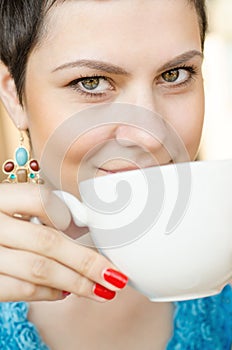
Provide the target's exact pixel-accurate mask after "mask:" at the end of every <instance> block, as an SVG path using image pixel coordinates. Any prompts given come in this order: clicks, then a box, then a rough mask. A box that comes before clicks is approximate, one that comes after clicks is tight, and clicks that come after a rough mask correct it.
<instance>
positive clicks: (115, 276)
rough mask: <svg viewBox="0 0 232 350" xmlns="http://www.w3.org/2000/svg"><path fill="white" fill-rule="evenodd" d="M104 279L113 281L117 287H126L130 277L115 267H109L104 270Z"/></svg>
mask: <svg viewBox="0 0 232 350" xmlns="http://www.w3.org/2000/svg"><path fill="white" fill-rule="evenodd" d="M103 276H104V279H105V281H107V282H109V283H111V284H112V285H114V286H115V287H117V288H120V289H122V288H124V287H125V286H126V284H127V282H128V277H127V276H125V275H124V274H123V273H121V272H119V271H115V270H113V269H108V270H106V271H104V274H103Z"/></svg>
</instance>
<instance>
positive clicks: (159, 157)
mask: <svg viewBox="0 0 232 350" xmlns="http://www.w3.org/2000/svg"><path fill="white" fill-rule="evenodd" d="M46 22H47V23H46V27H45V26H44V27H45V28H46V33H45V35H44V37H43V38H42V39H41V42H40V45H39V46H37V47H36V49H34V50H33V52H32V53H31V55H30V57H29V60H28V66H27V72H26V86H25V96H24V107H25V112H26V116H27V118H28V125H29V129H30V133H31V137H32V143H33V148H34V152H35V156H37V157H38V158H40V157H42V153H43V152H44V146H45V144H46V142H47V141H48V140H49V138H51V137H53V135H54V132H56V129H57V128H58V127H59V126H61V125H62V124H65V122H67V121H68V120H69V118H70V117H71V116H73V115H75V114H77V116H78V117H77V119H76V120H77V121H78V122H77V123H76V127H77V130H76V133H77V136H78V138H77V139H76V140H75V142H73V140H71V139H70V147H69V148H68V149H66V151H65V159H64V161H63V163H62V171H61V175H62V184H63V189H64V190H66V191H69V192H71V193H74V194H77V193H78V190H77V189H76V187H77V186H76V179H77V174H78V172H80V170H81V176H80V178H81V179H84V178H88V177H91V176H100V175H105V174H107V173H110V172H117V171H121V170H125V169H131V168H134V167H148V166H152V165H156V164H166V163H169V162H171V161H180V160H181V155H180V154H179V153H180V152H181V151H180V150H179V148H178V147H176V149H175V151H173V152H172V150H170V149H169V150H168V149H167V147H166V146H165V142H162V140H166V139H167V138H168V134H169V132H168V129H170V127H171V128H172V130H175V134H176V135H177V136H178V138H179V139H180V140H182V141H183V143H184V145H185V147H186V149H187V151H188V155H189V157H190V158H191V159H193V158H194V157H195V155H196V152H197V149H198V146H199V140H200V135H201V129H202V122H203V114H204V96H203V95H204V93H203V81H202V75H201V65H202V54H201V41H200V30H199V23H198V19H197V14H196V12H195V9H194V8H193V7H191V5H189V3H188V2H187V1H186V0H171V1H170V0H150V1H149V0H147V1H143V0H133V1H131V0H123V1H114V0H112V1H111V0H109V1H91V0H90V1H81V0H80V1H65V2H64V3H63V4H60V5H58V6H57V7H53V9H52V10H51V11H50V13H49V15H48V17H47V19H46ZM104 104H107V105H106V107H104ZM114 104H115V106H116V107H115V108H116V111H117V106H119V105H118V104H120V106H123V104H125V106H127V107H128V105H129V106H138V107H137V108H138V111H144V115H143V113H141V118H144V119H142V125H143V120H144V127H138V124H137V122H136V123H135V122H134V121H133V113H129V114H130V117H129V118H128V122H127V123H123V122H122V119H121V117H122V116H121V115H120V116H119V118H118V120H117V116H116V117H115V116H114V117H113V118H112V116H110V115H109V123H107V122H105V123H104V125H103V123H101V121H100V119H98V118H99V113H96V118H95V117H94V118H95V119H94V123H93V124H91V125H92V127H91V128H90V130H89V131H88V132H86V129H87V126H86V129H85V127H83V125H84V124H85V122H86V120H85V117H84V114H83V112H81V113H79V115H78V112H80V111H83V110H85V109H86V108H88V107H93V106H96V105H97V106H99V105H101V106H102V108H103V109H104V108H109V106H111V107H112V105H113V106H114ZM133 108H136V107H133ZM125 110H127V108H126V109H125ZM132 110H133V109H132ZM147 110H149V111H151V112H152V113H154V120H156V122H155V123H154V125H153V127H154V129H155V126H157V129H159V130H161V129H162V130H161V131H160V134H159V135H157V138H156V137H154V134H155V130H153V131H152V132H150V128H152V120H151V118H150V115H151V114H149V116H148V117H147V118H146V112H145V111H147ZM93 111H94V109H93ZM93 113H94V112H93ZM109 113H110V112H109ZM149 113H150V112H149ZM116 114H117V113H116ZM135 114H136V113H135ZM137 114H139V113H137ZM157 114H159V116H161V117H162V118H161V119H160V120H158V119H157ZM137 117H138V116H137ZM137 117H136V118H137ZM78 118H79V119H78ZM114 118H115V120H113V119H114ZM148 120H149V122H148ZM114 122H115V123H114ZM158 124H159V126H158ZM78 126H80V127H81V130H82V131H81V132H80V130H78ZM83 130H85V132H83ZM165 133H166V135H165ZM161 135H162V136H161ZM68 138H69V135H68V134H67V132H65V131H64V133H63V134H61V136H60V139H59V142H57V147H55V148H54V159H58V158H59V156H60V155H61V154H62V155H63V153H62V152H63V150H64V147H63V146H62V145H64V144H65V145H66V146H65V147H67V143H65V142H66V141H67V139H68ZM174 143H175V142H174ZM170 144H171V143H170V142H169V147H170ZM62 147H63V148H62ZM173 148H175V144H173ZM107 149H108V152H107ZM45 151H46V148H45ZM178 152H179V153H178ZM111 154H112V156H110V155H111ZM61 160H62V159H61ZM61 160H60V161H61ZM44 170H45V173H46V169H44ZM49 176H50V180H51V182H53V178H52V172H50V175H49Z"/></svg>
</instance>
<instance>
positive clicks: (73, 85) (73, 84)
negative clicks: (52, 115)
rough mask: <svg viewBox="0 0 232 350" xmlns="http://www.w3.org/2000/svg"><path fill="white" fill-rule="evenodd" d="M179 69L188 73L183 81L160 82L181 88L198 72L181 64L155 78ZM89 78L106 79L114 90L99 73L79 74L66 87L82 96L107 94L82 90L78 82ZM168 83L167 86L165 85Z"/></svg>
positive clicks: (98, 96)
mask: <svg viewBox="0 0 232 350" xmlns="http://www.w3.org/2000/svg"><path fill="white" fill-rule="evenodd" d="M180 70H185V71H186V72H188V73H189V77H187V79H185V80H184V81H183V82H181V83H175V82H173V83H172V82H170V83H168V82H166V81H165V80H164V79H163V82H162V83H161V85H162V84H164V85H166V86H165V88H172V89H177V88H181V87H184V86H186V85H188V84H189V83H190V81H191V80H192V79H194V76H196V75H197V73H198V69H197V67H195V66H194V65H189V66H187V65H182V66H178V67H175V68H172V69H169V70H167V71H165V72H163V73H162V74H160V75H159V77H158V78H157V80H158V79H159V78H160V77H161V78H162V75H163V74H165V73H169V72H173V71H180ZM91 78H95V79H99V80H100V79H103V80H105V81H107V82H108V83H109V84H110V85H111V86H112V89H110V90H111V91H112V90H114V87H113V85H112V83H111V81H110V79H109V78H108V77H106V76H100V75H97V74H91V75H85V76H80V78H78V79H75V80H73V81H71V82H70V83H69V84H67V86H68V87H71V88H72V89H74V90H75V91H77V92H78V93H79V94H80V95H82V96H84V97H88V98H102V97H104V96H106V95H107V92H97V93H96V92H87V91H84V90H82V89H81V88H80V87H79V85H78V84H79V83H80V82H82V81H84V80H87V79H91ZM167 85H168V86H167Z"/></svg>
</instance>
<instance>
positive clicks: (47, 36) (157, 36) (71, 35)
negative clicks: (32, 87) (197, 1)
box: [37, 0, 201, 63]
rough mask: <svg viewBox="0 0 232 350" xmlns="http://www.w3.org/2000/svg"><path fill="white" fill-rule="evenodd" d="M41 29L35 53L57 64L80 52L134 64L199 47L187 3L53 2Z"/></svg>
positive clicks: (178, 0)
mask: <svg viewBox="0 0 232 350" xmlns="http://www.w3.org/2000/svg"><path fill="white" fill-rule="evenodd" d="M44 24H45V25H44V28H45V30H44V35H43V36H42V37H41V40H40V45H39V46H38V47H37V49H38V48H39V49H38V51H40V53H41V54H42V52H44V53H45V52H46V51H49V52H51V53H52V54H54V57H57V59H58V58H59V57H60V60H63V59H69V57H68V56H69V55H70V56H73V55H75V54H76V55H79V54H80V53H81V54H82V55H83V56H85V55H88V56H89V55H90V56H91V55H93V56H95V55H97V58H98V59H102V58H105V57H101V56H104V55H105V53H107V54H109V55H111V56H112V55H113V56H115V57H116V56H120V54H122V53H123V54H124V57H125V55H129V56H130V57H132V56H133V55H138V59H139V57H141V56H142V55H148V56H149V55H150V53H151V52H152V54H154V52H156V54H157V53H159V55H160V56H162V55H163V54H167V55H168V53H169V51H172V52H170V54H172V55H178V54H180V53H181V52H183V51H184V50H185V51H188V50H190V49H194V48H195V49H199V48H200V46H201V42H200V28H199V24H198V17H197V13H196V10H195V8H194V7H193V6H192V5H191V4H190V2H189V1H186V0H68V1H59V0H58V1H57V2H56V4H55V5H54V6H52V7H51V9H50V10H49V11H48V14H47V16H46V18H45V23H44ZM191 43H192V44H191ZM191 45H192V46H191ZM189 46H191V47H189ZM180 51H181V52H180ZM71 58H72V57H70V59H71ZM58 63H59V62H58ZM61 63H62V62H61ZM120 63H121V62H120Z"/></svg>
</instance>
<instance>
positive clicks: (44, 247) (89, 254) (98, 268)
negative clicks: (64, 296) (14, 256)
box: [0, 214, 127, 291]
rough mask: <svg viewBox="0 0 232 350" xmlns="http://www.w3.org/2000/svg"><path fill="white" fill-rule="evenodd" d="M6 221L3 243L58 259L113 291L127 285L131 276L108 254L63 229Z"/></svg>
mask: <svg viewBox="0 0 232 350" xmlns="http://www.w3.org/2000/svg"><path fill="white" fill-rule="evenodd" d="M2 215H3V214H2ZM0 220H1V214H0ZM2 222H4V224H3V225H2V228H1V232H0V244H1V245H4V246H7V247H11V248H15V249H20V250H26V251H29V252H34V253H36V254H39V255H41V256H44V257H47V258H50V259H52V260H55V261H57V262H59V263H60V264H63V265H65V266H66V267H68V268H69V269H72V270H74V271H75V272H76V273H78V274H80V275H82V276H85V277H86V278H87V279H89V280H91V281H93V282H95V283H98V284H100V285H102V286H104V287H106V288H108V289H111V290H113V291H118V290H120V289H122V288H124V287H125V285H126V284H127V277H126V276H125V275H124V274H122V273H120V272H119V271H118V269H117V268H116V267H115V266H114V265H113V264H112V263H111V262H109V261H108V260H107V259H106V258H105V257H104V256H102V255H100V254H99V253H97V252H96V251H94V250H92V249H90V248H87V247H85V246H82V245H78V244H77V243H75V241H73V240H71V239H69V238H68V237H67V236H65V235H64V234H63V233H62V232H60V231H57V230H55V229H53V228H49V227H46V226H42V225H34V224H32V223H29V222H25V221H19V222H18V223H17V226H15V220H13V219H12V218H9V217H8V218H7V220H2ZM112 270H113V271H112Z"/></svg>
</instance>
